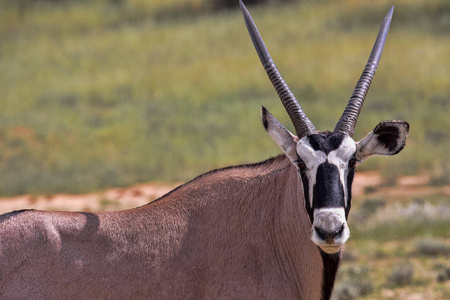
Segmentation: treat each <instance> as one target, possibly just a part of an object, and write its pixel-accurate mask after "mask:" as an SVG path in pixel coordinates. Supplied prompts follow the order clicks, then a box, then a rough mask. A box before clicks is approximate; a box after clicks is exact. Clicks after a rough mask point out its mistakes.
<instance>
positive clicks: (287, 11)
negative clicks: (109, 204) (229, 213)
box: [0, 0, 450, 196]
mask: <svg viewBox="0 0 450 300" xmlns="http://www.w3.org/2000/svg"><path fill="white" fill-rule="evenodd" d="M19 2H20V3H23V6H20V5H18V4H17V3H19ZM19 2H15V1H11V0H0V41H1V42H0V91H1V92H2V93H1V104H2V113H1V115H2V116H1V118H0V174H1V180H0V195H2V196H6V195H17V194H23V193H32V194H52V193H58V192H71V193H81V192H87V191H92V190H99V189H103V188H106V187H111V186H126V185H129V184H133V183H138V182H144V181H150V180H159V181H184V180H188V179H190V178H192V177H194V176H196V175H198V174H200V173H202V172H205V171H208V170H210V169H212V168H218V167H223V166H227V165H230V164H240V163H248V162H256V161H260V160H263V159H265V158H268V157H269V156H273V155H276V154H277V153H278V152H279V151H278V149H277V147H276V145H275V144H274V143H273V141H272V140H271V139H270V137H268V136H267V134H266V133H265V131H264V130H263V127H262V126H261V124H260V117H259V106H260V105H264V106H266V107H267V108H268V109H269V110H270V111H271V112H272V113H274V114H275V115H276V116H277V117H278V118H279V119H280V120H281V121H282V122H283V123H284V124H285V125H286V126H287V127H288V128H290V129H292V126H291V124H290V122H289V120H288V117H287V116H286V113H285V112H284V111H283V108H282V106H281V105H280V103H279V100H278V98H277V96H276V94H275V91H274V90H273V88H272V86H271V85H270V83H269V81H268V79H267V78H266V75H265V74H264V71H263V69H262V67H261V65H260V63H259V61H258V58H257V55H256V53H255V51H254V49H253V46H252V45H251V42H250V38H249V37H248V33H247V31H246V29H245V25H244V22H243V19H242V16H241V13H240V11H239V9H238V4H236V9H235V10H229V11H218V12H213V11H211V10H208V9H205V7H208V5H207V1H206V0H186V1H182V0H170V1H164V2H159V1H140V0H139V1H131V0H130V1H93V2H88V1H75V2H67V1H63V2H62V3H57V2H56V3H55V2H54V1H53V2H51V1H50V2H47V1H39V2H38V3H34V4H30V3H29V2H27V1H19ZM115 2H117V3H115ZM391 3H392V2H391V1H377V2H373V1H371V2H362V1H352V0H347V1H338V2H337V1H331V0H324V1H306V0H305V1H300V2H293V3H289V4H283V5H268V6H256V7H250V10H251V13H252V15H253V17H254V19H255V21H256V23H257V25H258V28H259V29H260V32H261V33H262V35H263V37H264V40H265V42H266V44H267V46H268V48H269V50H270V52H271V54H272V57H273V59H274V60H275V62H276V64H277V66H278V68H279V69H280V71H281V72H282V74H283V76H284V77H285V79H286V81H287V82H288V84H289V85H290V87H291V89H292V90H293V92H294V94H295V95H296V96H297V98H298V99H299V100H300V101H301V104H302V106H303V108H304V110H305V111H306V112H307V114H308V116H309V117H310V118H311V119H312V121H313V122H314V123H315V125H316V127H318V128H320V129H321V130H325V129H333V128H334V125H335V123H336V121H337V119H338V118H339V116H340V114H341V113H342V111H343V109H344V107H345V105H346V102H347V100H348V98H349V96H350V95H351V93H352V91H353V88H354V85H355V84H356V81H357V80H358V78H359V75H360V74H361V71H362V69H363V67H364V65H365V62H366V60H367V57H368V55H369V53H370V49H371V47H372V45H373V42H374V39H375V37H376V34H377V31H378V28H379V25H380V23H381V21H382V19H383V17H384V14H385V13H386V12H387V10H388V9H389V7H390V5H391ZM395 5H396V8H395V12H394V19H393V22H392V25H391V30H390V34H389V37H388V41H387V44H386V48H385V52H384V54H383V58H382V60H381V64H380V66H379V69H378V71H377V75H376V76H375V80H374V82H373V84H372V87H371V90H370V91H369V94H368V96H367V99H366V104H365V107H364V109H363V111H362V113H361V116H360V119H359V122H358V126H357V130H356V133H355V138H356V139H361V138H362V137H364V136H365V134H367V133H368V132H369V131H370V130H372V129H373V127H374V126H375V125H376V124H377V123H378V122H379V121H382V120H386V119H405V120H407V121H408V122H409V123H410V125H411V133H410V137H409V139H408V143H407V147H406V148H405V150H404V151H403V152H402V153H401V154H400V155H398V156H396V157H395V158H390V159H385V158H372V159H371V160H369V161H368V162H366V163H365V164H364V165H363V166H362V168H361V169H362V170H380V171H381V172H383V174H386V176H390V177H395V176H400V175H402V174H418V173H421V172H430V173H432V174H434V178H436V180H435V181H434V182H439V183H440V184H448V183H449V181H450V162H449V160H448V159H447V156H446V154H447V151H448V149H449V148H450V142H449V130H448V129H449V128H450V118H449V117H448V112H449V103H450V101H449V100H450V86H449V82H450V55H449V54H450V35H449V33H450V4H449V3H448V2H447V1H444V0H439V1H438V0H432V1H425V0H419V1H415V2H414V3H410V1H405V0H401V1H396V2H395Z"/></svg>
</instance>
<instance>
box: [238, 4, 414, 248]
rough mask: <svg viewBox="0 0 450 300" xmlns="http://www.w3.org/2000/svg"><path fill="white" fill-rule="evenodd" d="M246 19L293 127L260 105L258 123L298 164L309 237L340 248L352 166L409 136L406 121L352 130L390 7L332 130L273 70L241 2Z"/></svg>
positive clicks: (395, 148)
mask: <svg viewBox="0 0 450 300" xmlns="http://www.w3.org/2000/svg"><path fill="white" fill-rule="evenodd" d="M240 5H241V10H242V12H243V14H244V19H245V23H246V25H247V29H248V31H249V33H250V36H251V39H252V41H253V44H254V46H255V48H256V51H257V53H258V56H259V58H260V60H261V62H262V64H263V66H264V69H265V70H266V72H267V74H268V76H269V78H270V81H271V82H272V84H273V86H274V87H275V89H276V91H277V93H278V95H279V97H280V99H281V102H282V103H283V105H284V107H285V109H286V111H287V113H288V114H289V117H290V119H291V121H292V123H293V125H294V128H295V131H296V134H297V135H293V134H292V133H290V132H289V131H288V130H287V129H286V128H285V127H284V126H283V125H282V124H281V123H280V122H279V121H278V120H277V119H276V118H275V117H274V116H272V115H271V114H270V113H269V112H268V111H267V110H266V109H265V108H264V107H262V108H261V115H262V121H263V124H264V127H265V129H266V130H267V132H268V133H269V135H270V136H271V137H272V138H273V139H274V140H275V142H276V143H277V145H278V146H279V147H280V148H281V149H282V151H283V152H284V153H285V155H286V156H287V157H288V158H289V159H290V160H291V162H292V164H294V166H295V167H296V168H297V170H298V173H299V176H300V178H301V181H302V183H303V193H304V199H305V208H306V211H307V213H308V215H309V219H310V220H311V240H312V241H313V242H314V243H315V244H316V245H317V246H319V247H320V248H321V249H322V250H323V251H324V252H326V253H337V252H339V250H340V248H341V247H342V245H343V244H344V243H345V242H346V241H347V239H348V238H349V236H350V230H349V228H348V225H347V218H348V214H349V212H350V207H351V189H352V182H353V176H354V174H355V167H356V166H358V165H359V164H361V163H362V162H363V161H364V160H365V159H367V158H368V157H369V156H371V155H394V154H397V153H398V152H400V151H401V150H402V149H403V147H404V145H405V142H406V137H407V136H408V131H409V125H408V123H406V122H404V121H384V122H381V123H379V124H378V125H377V126H376V127H375V129H374V130H373V131H371V132H370V133H369V134H368V135H367V136H366V137H365V138H363V139H362V140H361V141H358V142H355V141H354V140H353V138H352V137H353V133H354V129H355V125H356V121H357V119H358V116H359V113H360V111H361V108H362V105H363V103H364V99H365V96H366V94H367V91H368V89H369V86H370V84H371V82H372V79H373V76H374V74H375V71H376V69H377V66H378V62H379V61H380V58H381V53H382V51H383V47H384V44H385V41H386V37H387V34H388V31H389V26H390V23H391V19H392V13H393V10H394V7H392V8H391V9H390V10H389V12H388V13H387V15H386V17H385V19H384V21H383V24H382V25H381V29H380V31H379V33H378V36H377V39H376V41H375V44H374V46H373V49H372V52H371V54H370V57H369V60H368V62H367V65H366V67H365V68H364V71H363V73H362V75H361V77H360V79H359V81H358V83H357V84H356V87H355V90H354V92H353V94H352V96H351V98H350V100H349V102H348V105H347V107H346V108H345V110H344V112H343V114H342V116H341V118H340V119H339V121H338V122H337V124H336V126H335V128H334V131H323V132H321V131H318V130H316V128H315V126H314V125H313V123H312V122H311V121H310V120H309V119H308V117H307V116H306V114H305V113H304V112H303V109H302V108H301V106H300V105H299V103H298V102H297V100H296V99H295V97H294V95H293V94H292V92H291V91H290V89H289V87H288V86H287V84H286V82H285V81H284V79H283V77H282V76H281V74H280V73H279V71H278V70H277V68H276V66H275V64H274V62H273V61H272V59H271V57H270V55H269V52H268V51H267V48H266V46H265V44H264V42H263V40H262V38H261V36H260V34H259V32H258V30H257V28H256V26H255V23H254V21H253V19H252V18H251V16H250V14H249V12H248V10H247V9H246V7H245V6H244V4H243V3H242V1H240Z"/></svg>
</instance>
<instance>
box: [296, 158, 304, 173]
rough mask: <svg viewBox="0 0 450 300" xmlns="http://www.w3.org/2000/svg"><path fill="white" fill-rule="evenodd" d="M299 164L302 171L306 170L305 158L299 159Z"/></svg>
mask: <svg viewBox="0 0 450 300" xmlns="http://www.w3.org/2000/svg"><path fill="white" fill-rule="evenodd" d="M297 166H298V168H299V169H300V171H302V172H303V171H306V164H305V162H304V161H303V160H301V159H298V160H297Z"/></svg>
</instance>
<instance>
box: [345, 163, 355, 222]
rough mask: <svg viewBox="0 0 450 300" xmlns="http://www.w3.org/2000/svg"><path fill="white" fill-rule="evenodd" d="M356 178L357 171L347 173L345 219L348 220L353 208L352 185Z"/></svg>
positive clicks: (351, 170) (352, 170)
mask: <svg viewBox="0 0 450 300" xmlns="http://www.w3.org/2000/svg"><path fill="white" fill-rule="evenodd" d="M354 177H355V169H350V170H348V173H347V207H345V219H346V220H347V219H348V214H349V213H350V208H351V207H352V183H353V178H354Z"/></svg>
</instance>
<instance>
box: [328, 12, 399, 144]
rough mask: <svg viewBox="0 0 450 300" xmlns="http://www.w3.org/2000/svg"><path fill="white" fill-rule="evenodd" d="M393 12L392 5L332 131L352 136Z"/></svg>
mask: <svg viewBox="0 0 450 300" xmlns="http://www.w3.org/2000/svg"><path fill="white" fill-rule="evenodd" d="M393 12H394V6H392V7H391V9H390V10H389V12H388V13H387V15H386V17H385V18H384V21H383V24H382V25H381V28H380V31H379V33H378V36H377V39H376V41H375V44H374V45H373V48H372V52H371V53H370V57H369V60H368V61H367V64H366V67H365V68H364V71H363V73H362V75H361V77H360V78H359V80H358V83H357V84H356V87H355V91H354V92H353V94H352V96H351V97H350V100H349V102H348V104H347V107H346V108H345V110H344V113H343V114H342V116H341V118H340V119H339V121H338V122H337V124H336V127H335V128H334V131H340V132H345V133H347V134H348V135H349V136H353V134H354V132H355V126H356V122H357V121H358V116H359V113H360V112H361V108H362V106H363V104H364V99H365V98H366V94H367V91H368V90H369V87H370V84H371V83H372V80H373V76H374V75H375V71H376V70H377V67H378V63H379V61H380V58H381V54H382V53H383V48H384V43H385V42H386V37H387V35H388V32H389V26H390V25H391V19H392V14H393Z"/></svg>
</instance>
